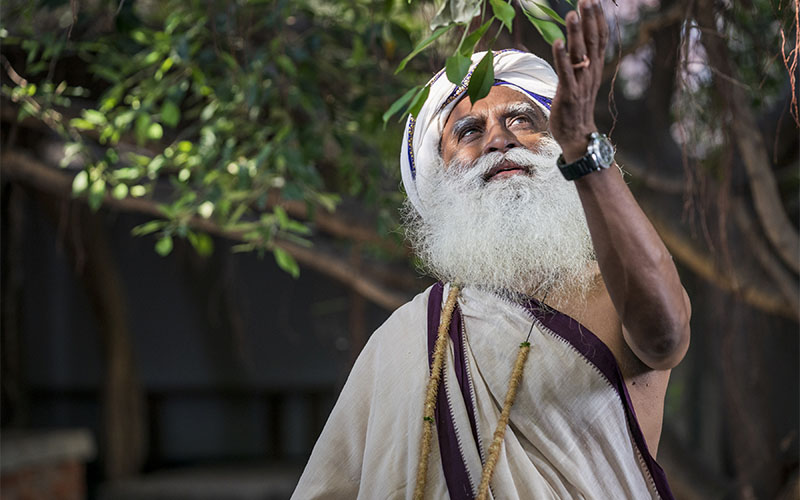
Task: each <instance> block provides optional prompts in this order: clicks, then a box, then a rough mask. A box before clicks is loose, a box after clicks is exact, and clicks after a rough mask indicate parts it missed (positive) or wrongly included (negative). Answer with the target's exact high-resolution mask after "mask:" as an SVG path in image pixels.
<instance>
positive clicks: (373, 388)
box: [292, 284, 672, 500]
mask: <svg viewBox="0 0 800 500" xmlns="http://www.w3.org/2000/svg"><path fill="white" fill-rule="evenodd" d="M446 290H447V287H445V286H442V285H441V284H437V285H434V286H433V287H431V288H429V289H428V290H426V291H425V292H423V293H422V294H420V295H418V296H417V297H415V298H414V299H413V300H412V301H411V302H409V303H408V304H406V305H404V306H403V307H401V308H400V309H398V310H397V311H395V313H394V314H393V315H392V316H391V317H390V318H389V319H388V320H387V321H386V323H384V324H383V325H382V326H381V327H380V328H379V329H378V330H377V331H376V332H375V333H374V334H373V335H372V337H371V338H370V340H369V342H368V343H367V345H366V347H365V348H364V350H363V352H362V353H361V355H360V356H359V358H358V360H357V361H356V363H355V366H354V368H353V370H352V372H351V374H350V376H349V378H348V380H347V382H346V384H345V386H344V389H343V390H342V393H341V395H340V397H339V400H338V401H337V403H336V405H335V407H334V409H333V412H332V413H331V416H330V418H329V420H328V422H327V423H326V425H325V428H324V429H323V431H322V434H321V436H320V438H319V441H318V442H317V444H316V446H315V447H314V450H313V452H312V454H311V458H310V459H309V462H308V465H307V466H306V469H305V471H304V472H303V475H302V477H301V478H300V482H299V483H298V486H297V489H296V490H295V492H294V494H293V496H292V498H293V499H298V500H299V499H304V500H305V499H315V498H325V499H352V498H363V499H395V498H412V495H413V490H414V483H415V475H416V465H417V459H418V454H419V439H420V435H421V432H422V406H423V403H424V399H425V385H426V382H427V377H428V363H429V355H430V352H431V350H430V349H429V346H428V343H429V341H430V337H431V326H432V325H438V314H439V311H441V307H442V297H443V296H446ZM457 309H458V313H457V314H456V315H455V316H454V318H453V321H452V322H451V330H450V332H449V333H450V338H449V344H448V351H447V355H446V361H445V363H446V364H445V372H444V377H443V382H442V384H443V387H442V388H441V389H440V392H439V394H440V398H439V400H438V402H437V411H436V415H435V417H436V434H437V440H436V442H437V443H438V446H436V445H434V446H432V450H431V457H430V462H429V467H428V481H427V486H426V494H425V497H426V498H431V499H440V498H448V497H449V498H451V499H465V498H473V496H474V494H475V492H476V489H477V486H478V481H479V479H480V474H481V468H482V461H483V459H484V457H485V453H486V450H488V447H489V444H490V443H491V439H492V433H493V431H494V429H495V427H496V425H497V421H498V419H499V417H500V412H501V409H502V402H503V398H504V395H505V390H506V388H507V386H508V380H509V378H510V376H511V369H512V366H513V363H514V359H515V357H516V353H517V348H518V345H519V344H520V342H523V341H524V340H525V339H526V337H527V335H528V332H529V331H530V333H531V335H530V343H531V350H530V354H529V356H528V360H527V362H526V367H525V372H524V374H523V378H522V384H521V386H520V388H519V391H518V393H517V399H516V402H515V403H514V406H513V407H512V410H511V417H510V423H509V427H508V428H507V430H506V435H505V439H504V442H503V447H502V449H501V453H500V458H499V461H498V464H497V467H496V470H495V474H494V476H493V478H492V482H491V491H490V494H491V496H492V498H503V499H507V498H508V499H531V498H535V499H568V498H586V499H592V498H596V499H608V498H630V499H642V498H664V499H671V498H672V494H671V492H670V490H669V485H668V484H667V481H666V477H665V475H664V472H663V470H662V469H661V468H660V467H659V466H658V464H657V463H656V461H655V460H654V459H653V457H652V456H651V455H650V453H649V451H648V449H647V445H646V443H645V441H644V438H643V435H642V432H641V429H640V427H639V424H638V421H637V419H636V414H635V412H634V410H633V405H632V404H631V400H630V397H629V395H628V392H627V389H626V387H625V384H624V381H623V379H622V375H621V373H620V371H619V368H618V366H617V364H616V361H615V360H614V357H613V355H612V353H611V351H610V350H609V349H608V348H607V347H606V346H605V344H603V343H602V342H601V341H600V340H599V339H598V338H597V337H596V336H595V335H594V334H592V333H591V332H590V331H589V330H587V329H586V328H585V327H583V326H582V325H580V324H579V323H578V322H576V321H575V320H574V319H572V318H570V317H568V316H566V315H563V314H561V313H559V312H557V311H554V310H552V309H550V308H548V307H546V306H544V305H543V304H541V303H538V302H535V301H531V302H529V303H527V304H522V305H520V304H515V303H512V302H509V301H505V300H504V299H502V298H500V297H498V296H496V295H493V294H490V293H488V292H483V291H480V290H476V289H474V288H466V289H464V290H463V291H462V294H461V297H460V298H459V302H458V308H457ZM531 325H533V326H532V327H531ZM433 329H434V330H435V326H434V327H433ZM424 331H428V335H427V336H426V335H423V334H421V332H424ZM433 336H435V332H434V333H433ZM442 389H443V390H442Z"/></svg>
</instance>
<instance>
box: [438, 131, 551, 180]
mask: <svg viewBox="0 0 800 500" xmlns="http://www.w3.org/2000/svg"><path fill="white" fill-rule="evenodd" d="M554 146H556V147H557V146H558V144H557V143H556V142H555V141H553V140H551V139H547V142H546V143H544V144H541V145H540V148H539V151H537V152H534V151H531V150H530V149H528V148H524V147H521V146H520V147H515V148H512V149H510V150H508V151H507V152H505V153H501V152H499V151H496V152H494V153H487V154H485V155H483V156H480V157H479V158H477V159H476V160H473V161H472V163H466V162H460V161H458V160H453V161H451V162H450V165H449V167H448V170H451V171H453V172H458V175H459V176H460V177H462V178H463V179H464V180H465V181H467V182H468V183H469V184H472V183H479V184H484V183H486V178H487V176H488V175H489V173H490V172H491V171H492V169H494V168H496V167H497V166H499V165H500V164H501V163H503V162H511V163H513V164H515V165H517V166H519V167H520V168H522V169H523V170H525V172H526V173H527V174H528V175H535V174H536V173H537V171H539V170H541V169H542V168H545V167H553V166H555V161H554V159H553V155H552V148H553V147H554ZM558 149H559V152H560V149H561V148H558ZM540 151H541V152H540ZM551 164H552V165H551Z"/></svg>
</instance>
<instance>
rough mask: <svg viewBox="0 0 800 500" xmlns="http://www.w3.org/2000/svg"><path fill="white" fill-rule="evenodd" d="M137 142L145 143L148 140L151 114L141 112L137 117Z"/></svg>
mask: <svg viewBox="0 0 800 500" xmlns="http://www.w3.org/2000/svg"><path fill="white" fill-rule="evenodd" d="M135 128H136V142H137V143H139V145H142V144H144V142H145V141H146V140H147V131H148V130H149V129H150V115H147V114H144V113H142V114H140V115H139V116H138V117H137V118H136V127H135Z"/></svg>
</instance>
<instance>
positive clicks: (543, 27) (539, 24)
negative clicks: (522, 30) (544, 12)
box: [523, 11, 564, 45]
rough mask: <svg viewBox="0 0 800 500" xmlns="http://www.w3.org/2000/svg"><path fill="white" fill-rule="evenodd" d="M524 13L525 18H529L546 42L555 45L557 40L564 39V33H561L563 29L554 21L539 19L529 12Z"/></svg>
mask: <svg viewBox="0 0 800 500" xmlns="http://www.w3.org/2000/svg"><path fill="white" fill-rule="evenodd" d="M523 12H525V17H527V18H528V21H530V22H531V24H532V25H533V26H534V27H535V28H536V30H537V31H539V33H540V34H541V35H542V38H544V41H545V42H547V43H549V44H550V45H553V42H555V41H556V40H558V39H563V38H564V33H562V32H561V29H560V28H559V27H558V25H557V24H556V23H554V22H553V21H545V20H543V19H537V18H535V17H533V16H532V15H531V14H529V13H528V11H523Z"/></svg>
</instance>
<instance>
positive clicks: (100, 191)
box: [88, 179, 106, 212]
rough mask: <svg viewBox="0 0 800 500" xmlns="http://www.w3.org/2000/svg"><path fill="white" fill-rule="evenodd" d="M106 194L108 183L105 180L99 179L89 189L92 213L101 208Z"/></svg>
mask: <svg viewBox="0 0 800 500" xmlns="http://www.w3.org/2000/svg"><path fill="white" fill-rule="evenodd" d="M105 194H106V181H104V180H103V179H97V180H96V181H94V182H93V183H92V185H91V186H90V187H89V198H88V202H89V208H91V209H92V211H95V212H96V211H97V209H98V208H100V205H102V204H103V197H104V196H105Z"/></svg>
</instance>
